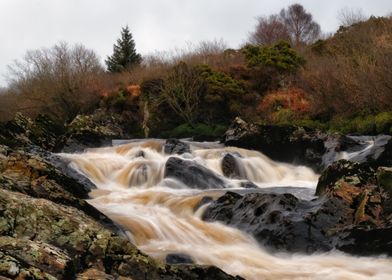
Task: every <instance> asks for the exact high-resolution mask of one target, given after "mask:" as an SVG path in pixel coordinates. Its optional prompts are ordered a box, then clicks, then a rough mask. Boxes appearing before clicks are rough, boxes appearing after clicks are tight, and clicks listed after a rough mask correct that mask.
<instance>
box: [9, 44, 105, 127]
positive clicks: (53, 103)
mask: <svg viewBox="0 0 392 280" xmlns="http://www.w3.org/2000/svg"><path fill="white" fill-rule="evenodd" d="M101 75H103V72H102V68H101V65H100V63H99V59H98V57H97V56H96V54H95V53H94V52H93V51H92V50H89V49H86V48H85V47H84V46H82V45H75V46H72V47H69V46H68V45H67V44H66V43H63V42H62V43H59V44H57V45H55V46H53V47H52V48H50V49H41V50H33V51H28V52H27V53H26V55H25V57H24V59H23V60H22V61H16V62H15V63H14V64H13V65H11V66H10V67H9V79H10V81H11V83H10V86H9V91H10V92H11V93H12V94H14V96H16V97H15V98H16V99H17V102H16V104H15V105H17V106H15V107H16V108H14V109H15V110H17V111H22V112H24V113H25V114H27V115H31V116H35V115H36V114H38V113H42V112H44V113H46V114H50V115H52V116H54V117H56V118H58V119H60V120H71V119H72V118H73V117H75V116H76V115H77V114H78V113H80V112H83V111H85V110H88V109H89V107H90V106H92V104H94V103H96V102H97V101H98V100H99V98H98V97H99V93H100V90H101V88H102V86H101V77H100V76H101Z"/></svg>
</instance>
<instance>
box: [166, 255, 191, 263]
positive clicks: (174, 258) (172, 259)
mask: <svg viewBox="0 0 392 280" xmlns="http://www.w3.org/2000/svg"><path fill="white" fill-rule="evenodd" d="M166 263H167V264H192V263H194V261H193V260H192V258H191V257H190V256H188V255H185V254H168V255H167V256H166Z"/></svg>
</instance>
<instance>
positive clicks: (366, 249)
mask: <svg viewBox="0 0 392 280" xmlns="http://www.w3.org/2000/svg"><path fill="white" fill-rule="evenodd" d="M391 235H392V226H391V225H389V226H387V227H384V228H379V229H374V228H373V229H369V228H368V227H367V226H363V227H356V228H354V229H352V230H349V231H347V236H345V237H343V238H342V239H341V240H339V242H338V244H337V246H336V247H337V248H338V249H339V250H341V251H344V252H347V253H350V254H356V255H364V254H365V255H369V256H374V255H381V254H387V255H389V256H391V255H392V242H391Z"/></svg>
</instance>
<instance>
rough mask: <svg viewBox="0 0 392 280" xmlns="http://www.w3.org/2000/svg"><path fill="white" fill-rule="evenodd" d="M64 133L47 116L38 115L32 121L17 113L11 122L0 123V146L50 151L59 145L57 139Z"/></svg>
mask: <svg viewBox="0 0 392 280" xmlns="http://www.w3.org/2000/svg"><path fill="white" fill-rule="evenodd" d="M64 131H65V128H64V126H63V125H61V124H58V123H56V122H54V121H53V120H52V119H51V118H50V117H49V116H45V115H39V116H38V117H37V118H36V119H35V120H32V119H30V118H28V117H26V116H24V115H22V114H21V113H17V114H16V115H15V118H14V119H13V120H11V121H8V122H5V123H0V144H3V145H7V146H10V147H22V146H26V145H37V146H39V147H41V148H44V149H46V150H49V151H52V150H54V149H56V148H57V147H58V146H59V145H61V143H59V140H58V139H59V137H60V136H61V135H62V134H63V133H64Z"/></svg>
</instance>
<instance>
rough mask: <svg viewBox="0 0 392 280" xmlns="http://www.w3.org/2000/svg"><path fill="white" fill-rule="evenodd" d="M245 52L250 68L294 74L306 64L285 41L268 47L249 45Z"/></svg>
mask: <svg viewBox="0 0 392 280" xmlns="http://www.w3.org/2000/svg"><path fill="white" fill-rule="evenodd" d="M243 52H244V54H245V58H246V61H247V64H248V67H273V68H275V69H276V70H278V71H280V72H294V71H295V70H297V69H298V68H299V66H301V65H303V64H304V62H305V60H304V59H303V58H302V57H301V56H300V55H298V54H297V53H296V52H295V51H294V50H293V49H292V48H291V46H290V44H289V43H287V42H285V41H281V42H279V43H277V44H275V45H273V46H266V47H259V46H253V45H247V46H245V47H244V49H243Z"/></svg>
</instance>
